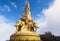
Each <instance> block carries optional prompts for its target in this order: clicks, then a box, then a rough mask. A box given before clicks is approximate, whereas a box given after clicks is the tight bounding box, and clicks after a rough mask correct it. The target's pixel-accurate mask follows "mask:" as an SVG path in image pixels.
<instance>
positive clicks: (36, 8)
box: [0, 0, 52, 22]
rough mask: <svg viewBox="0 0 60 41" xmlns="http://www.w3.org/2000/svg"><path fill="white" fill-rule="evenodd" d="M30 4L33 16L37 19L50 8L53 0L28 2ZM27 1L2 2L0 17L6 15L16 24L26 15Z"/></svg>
mask: <svg viewBox="0 0 60 41" xmlns="http://www.w3.org/2000/svg"><path fill="white" fill-rule="evenodd" d="M27 1H28V2H29V3H30V8H31V15H32V18H33V19H36V17H37V14H41V15H42V13H41V11H42V10H43V9H46V8H48V7H49V3H50V2H52V0H27ZM25 3H26V0H0V13H1V14H0V15H4V16H5V17H6V18H8V19H10V20H11V21H12V22H16V21H17V20H19V19H20V18H21V14H23V13H24V7H25Z"/></svg>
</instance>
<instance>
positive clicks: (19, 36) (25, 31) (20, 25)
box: [10, 3, 41, 41]
mask: <svg viewBox="0 0 60 41" xmlns="http://www.w3.org/2000/svg"><path fill="white" fill-rule="evenodd" d="M15 26H16V33H14V34H13V35H11V37H10V41H11V40H12V41H20V40H24V41H26V40H28V41H29V40H39V41H41V39H40V36H39V35H37V34H36V33H35V32H36V30H37V28H38V26H37V25H36V23H35V22H34V21H33V19H32V18H31V14H30V5H29V3H26V7H25V14H23V15H22V18H21V19H20V20H19V21H18V22H17V23H16V25H15Z"/></svg>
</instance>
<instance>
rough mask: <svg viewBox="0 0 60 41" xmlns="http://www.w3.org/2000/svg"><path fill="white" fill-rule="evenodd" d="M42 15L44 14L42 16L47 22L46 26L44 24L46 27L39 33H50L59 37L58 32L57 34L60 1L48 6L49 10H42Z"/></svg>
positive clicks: (59, 22)
mask: <svg viewBox="0 0 60 41" xmlns="http://www.w3.org/2000/svg"><path fill="white" fill-rule="evenodd" d="M42 13H44V15H45V16H46V17H47V20H46V21H47V26H46V24H45V26H46V27H45V28H43V29H42V30H40V31H41V32H45V31H51V32H52V33H53V34H55V35H60V32H59V31H60V0H55V1H54V2H53V3H51V4H50V5H49V8H48V9H44V10H43V11H42ZM39 20H40V19H39ZM44 23H45V22H44ZM38 24H39V22H38ZM43 26H44V25H43ZM40 28H42V27H40ZM40 31H39V32H40Z"/></svg>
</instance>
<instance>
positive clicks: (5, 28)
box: [0, 15, 15, 41]
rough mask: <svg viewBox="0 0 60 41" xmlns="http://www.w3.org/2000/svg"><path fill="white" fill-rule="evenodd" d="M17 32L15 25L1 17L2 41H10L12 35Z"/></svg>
mask: <svg viewBox="0 0 60 41" xmlns="http://www.w3.org/2000/svg"><path fill="white" fill-rule="evenodd" d="M14 31H15V27H14V23H12V22H10V20H8V19H7V18H6V17H5V16H3V15H0V41H6V40H9V38H10V35H11V34H13V33H14Z"/></svg>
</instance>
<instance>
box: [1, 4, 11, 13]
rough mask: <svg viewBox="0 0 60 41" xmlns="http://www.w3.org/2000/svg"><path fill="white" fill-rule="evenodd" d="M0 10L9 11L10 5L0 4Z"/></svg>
mask: <svg viewBox="0 0 60 41" xmlns="http://www.w3.org/2000/svg"><path fill="white" fill-rule="evenodd" d="M0 11H8V12H9V11H11V9H10V7H9V6H8V5H4V6H0Z"/></svg>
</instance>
